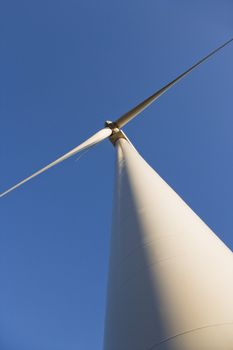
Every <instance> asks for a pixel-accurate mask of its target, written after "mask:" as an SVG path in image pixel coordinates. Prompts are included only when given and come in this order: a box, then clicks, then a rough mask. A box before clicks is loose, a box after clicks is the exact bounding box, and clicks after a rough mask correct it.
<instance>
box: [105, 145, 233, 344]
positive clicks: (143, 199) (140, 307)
mask: <svg viewBox="0 0 233 350" xmlns="http://www.w3.org/2000/svg"><path fill="white" fill-rule="evenodd" d="M116 148H117V169H116V170H117V175H116V190H115V206H114V215H113V232H112V242H111V254H110V268H109V282H108V301H107V311H106V325H105V339H104V350H232V349H233V254H232V252H231V251H230V250H229V249H228V248H227V247H226V246H225V245H224V244H223V242H222V241H221V240H219V239H218V237H217V236H216V235H215V234H214V233H213V232H212V231H211V230H210V229H209V228H208V227H207V226H206V225H205V223H204V222H203V221H201V219H200V218H199V217H198V216H197V215H196V214H195V213H194V212H193V211H192V210H191V209H190V208H189V207H188V206H187V205H186V204H185V203H184V201H183V200H182V199H181V198H180V197H179V196H178V195H177V194H176V193H175V192H174V191H173V190H172V189H171V188H170V187H169V186H168V185H167V184H166V183H165V182H164V181H163V180H162V179H161V178H160V177H159V175H158V174H157V173H156V172H155V171H154V170H153V169H152V168H151V167H150V166H149V165H148V164H147V163H146V162H145V161H144V160H143V159H142V158H141V156H140V155H139V154H138V153H137V151H136V150H135V149H134V148H133V147H132V146H131V145H130V144H129V143H128V142H127V141H126V140H124V139H119V140H118V141H117V145H116Z"/></svg>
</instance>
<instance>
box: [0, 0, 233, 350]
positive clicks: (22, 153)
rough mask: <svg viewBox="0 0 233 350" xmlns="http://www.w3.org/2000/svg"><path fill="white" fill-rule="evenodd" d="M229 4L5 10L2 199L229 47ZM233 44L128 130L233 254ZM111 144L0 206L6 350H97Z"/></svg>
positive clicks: (1, 324) (181, 0)
mask: <svg viewBox="0 0 233 350" xmlns="http://www.w3.org/2000/svg"><path fill="white" fill-rule="evenodd" d="M232 13H233V3H232V1H230V0H218V1H217V0H205V1H202V0H196V1H187V0H163V1H161V0H157V1H155V0H143V1H142V0H140V1H139V0H127V1H123V0H118V1H111V0H110V1H109V0H108V1H107V0H100V1H94V0H92V1H87V0H76V1H75V0H66V1H64V0H56V1H55V0H46V1H45V0H40V1H35V0H21V1H18V0H17V1H16V0H3V1H2V2H1V5H0V28H1V38H0V48H1V55H0V62H1V64H0V76H1V80H0V106H1V138H0V156H1V175H0V188H1V190H2V191H3V190H5V189H6V188H8V187H9V186H11V185H13V184H14V183H15V182H17V181H18V180H21V179H22V178H24V177H25V176H27V175H29V174H31V173H32V172H33V171H35V170H37V169H38V168H40V167H41V166H43V165H45V164H47V163H49V162H50V161H52V160H54V159H55V158H56V157H58V156H60V155H61V154H63V153H64V152H66V151H68V150H69V149H71V148H73V147H74V146H76V145H77V144H78V143H80V142H81V141H83V140H84V139H85V138H86V137H88V136H89V135H91V134H92V133H94V132H95V131H96V130H97V129H99V128H101V127H102V126H103V123H104V121H105V120H106V119H110V120H111V119H115V118H116V117H118V116H119V115H120V114H122V113H123V112H125V111H127V110H128V109H129V108H131V107H132V106H133V105H134V104H136V103H138V102H139V101H140V100H142V99H143V98H145V97H147V95H149V94H151V93H152V92H153V91H155V90H156V89H158V88H160V87H161V86H162V85H163V84H165V83H167V82H168V81H169V80H171V79H173V78H174V77H175V76H176V75H178V74H179V73H181V72H182V71H183V70H185V69H187V68H188V67H189V66H190V65H191V64H193V63H194V62H195V61H196V60H197V59H199V58H201V57H202V56H203V55H205V54H207V53H208V52H209V51H211V50H212V49H214V48H215V47H217V46H218V45H220V44H221V43H222V42H224V41H226V40H228V39H229V38H230V37H232V36H233V22H232ZM232 59H233V45H231V46H229V47H227V48H225V49H224V50H223V51H221V52H220V53H218V54H217V55H216V56H215V57H214V58H212V59H211V60H210V61H209V62H207V63H205V64H204V65H203V66H201V67H200V68H199V69H198V70H196V71H195V72H193V73H192V74H191V75H190V76H189V77H188V78H186V79H185V80H184V81H182V82H180V83H179V84H178V85H177V86H176V87H174V88H173V89H172V90H170V91H169V92H168V93H167V94H166V95H164V96H162V97H161V99H160V100H159V101H157V102H156V103H155V104H154V105H153V106H152V107H150V108H149V109H148V110H146V111H145V112H144V113H143V115H141V116H140V117H138V118H136V119H135V121H134V122H132V123H130V124H129V125H128V126H127V127H126V128H125V131H126V133H127V135H128V137H129V138H130V139H131V141H132V142H133V143H134V145H135V146H136V148H137V149H138V150H139V151H140V153H141V154H142V155H143V156H144V158H145V159H146V160H147V161H148V162H149V163H150V164H151V165H152V166H153V167H154V168H155V169H156V170H157V171H158V173H159V174H160V175H161V176H162V177H163V178H164V179H165V180H166V181H167V182H168V183H169V184H170V185H171V186H172V187H173V188H174V189H175V190H176V191H177V192H178V193H179V194H180V195H181V196H182V198H184V199H185V201H186V202H187V203H188V204H189V205H190V206H191V207H192V208H193V209H194V210H195V211H196V213H197V214H198V215H199V216H200V217H201V218H202V219H203V220H204V221H205V222H206V223H207V224H208V225H209V226H210V227H211V228H212V229H213V230H214V231H215V232H216V233H217V234H218V236H219V237H220V238H221V239H222V240H223V241H224V242H225V243H226V244H227V245H228V246H229V247H231V248H232V247H233V236H232V229H233V215H232V204H233V186H232V178H233V166H232V155H233V154H232V153H233V138H232V126H233V122H232V113H233V102H232V101H233V99H232V91H233V66H232ZM114 156H115V155H114V149H113V147H112V146H111V144H110V143H109V142H108V141H105V142H104V143H103V144H101V145H99V146H98V147H96V148H95V149H92V150H91V151H90V152H88V153H87V154H85V155H84V156H83V157H82V158H81V159H80V160H79V161H78V162H75V157H74V158H72V159H70V160H68V161H66V162H65V163H63V164H62V165H59V166H57V167H56V168H54V169H52V170H51V171H49V172H47V173H46V174H44V175H42V176H40V177H38V178H36V179H35V180H33V181H32V182H30V183H28V184H26V185H25V186H24V187H22V188H20V189H18V190H17V191H15V192H13V193H11V194H9V196H7V197H4V198H3V199H1V201H0V211H1V221H0V222H1V230H0V277H1V288H0V329H1V332H0V333H1V335H0V347H1V349H2V350H67V349H69V350H74V349H76V350H77V349H82V350H93V349H94V350H101V349H102V340H103V322H104V309H105V301H106V300H105V295H106V282H107V269H108V266H107V265H108V254H109V239H110V231H111V216H112V193H113V183H114Z"/></svg>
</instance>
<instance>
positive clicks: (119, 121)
mask: <svg viewBox="0 0 233 350" xmlns="http://www.w3.org/2000/svg"><path fill="white" fill-rule="evenodd" d="M232 41H233V38H231V39H230V40H228V41H226V42H225V43H224V44H222V45H221V46H219V47H218V48H216V49H215V50H213V51H212V52H210V53H209V54H208V55H207V56H205V57H204V58H202V59H201V60H200V61H198V62H196V63H195V64H194V65H193V66H191V67H190V68H189V69H187V70H186V71H185V72H183V73H182V74H180V75H179V76H178V77H177V78H175V79H174V80H172V81H171V82H170V83H168V84H167V85H165V86H164V87H162V88H161V89H160V90H158V91H156V92H155V93H154V94H153V95H151V96H149V97H148V98H147V99H145V100H144V101H142V102H141V103H139V104H138V105H137V106H136V107H134V108H132V109H131V110H130V111H128V112H127V113H125V114H123V115H122V116H121V117H120V118H118V119H117V120H116V121H115V122H114V124H115V125H116V126H117V127H118V128H122V126H124V125H125V124H127V123H128V122H129V121H130V120H131V119H133V118H135V117H136V116H137V115H138V114H139V113H141V112H142V111H143V110H144V109H146V108H147V107H148V106H149V105H150V104H151V103H153V102H154V101H155V100H157V99H158V98H159V97H160V96H161V95H162V94H164V93H165V92H166V91H167V90H169V89H170V88H171V87H172V86H173V85H175V84H176V83H177V82H178V81H180V80H181V79H182V78H184V77H185V76H186V75H188V74H189V73H190V72H192V71H193V70H194V69H195V68H197V67H198V66H199V65H201V64H202V63H203V62H205V61H206V60H208V59H209V58H210V57H211V56H213V55H214V54H215V53H217V52H218V51H219V50H221V49H222V48H224V47H225V46H226V45H228V44H230V43H231V42H232Z"/></svg>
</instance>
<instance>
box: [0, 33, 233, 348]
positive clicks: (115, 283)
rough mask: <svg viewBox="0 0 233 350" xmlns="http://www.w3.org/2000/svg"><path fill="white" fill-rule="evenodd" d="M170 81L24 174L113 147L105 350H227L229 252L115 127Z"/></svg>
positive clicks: (231, 298) (230, 344)
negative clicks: (103, 144) (106, 142)
mask: <svg viewBox="0 0 233 350" xmlns="http://www.w3.org/2000/svg"><path fill="white" fill-rule="evenodd" d="M232 41H233V38H232V39H230V40H228V41H227V42H225V43H224V44H223V45H221V46H220V47H218V48H217V49H215V50H214V51H212V52H211V53H209V54H208V55H207V56H205V57H204V58H202V59H201V60H200V61H198V62H197V63H195V64H194V65H193V66H192V67H190V68H189V69H188V70H186V71H185V72H183V73H182V74H180V75H179V76H178V77H177V78H175V79H174V80H172V81H171V82H169V83H168V84H167V85H165V86H164V87H162V88H161V89H160V90H158V91H156V92H155V93H154V94H152V95H151V96H150V97H148V98H147V99H145V100H144V101H143V102H141V103H139V104H138V105H137V106H136V107H134V108H132V109H131V110H130V111H128V112H127V113H125V114H123V115H122V116H121V117H119V118H118V119H117V120H115V121H114V122H110V121H107V122H105V127H104V128H103V129H101V130H100V131H98V132H97V133H96V134H94V135H93V136H91V137H90V138H88V139H87V140H86V141H85V142H83V143H82V144H80V145H79V146H77V147H75V148H74V149H72V150H71V151H69V152H68V153H66V154H65V155H63V156H61V157H60V158H58V159H57V160H55V161H53V162H52V163H50V164H49V165H47V166H45V167H44V168H42V169H40V170H38V171H37V172H35V173H34V174H32V175H31V176H29V177H27V178H26V179H24V180H22V181H20V182H19V183H17V184H16V185H14V186H13V187H11V188H10V189H8V190H6V191H5V192H3V193H2V194H1V195H0V196H1V197H3V196H5V195H6V194H8V193H9V192H11V191H13V190H15V189H16V188H17V187H20V186H21V185H23V184H24V183H26V182H27V181H29V180H31V179H32V178H34V177H36V176H37V175H39V174H41V173H43V172H45V171H46V170H48V169H50V168H52V167H53V166H55V165H56V164H58V163H61V162H62V161H64V160H66V159H68V158H69V157H71V156H73V155H75V154H76V153H78V152H81V151H83V150H85V149H88V148H90V147H92V146H94V145H96V144H97V143H99V142H101V141H103V140H104V139H106V138H110V140H111V142H112V143H113V144H114V145H115V147H116V150H117V162H116V186H115V202H114V211H113V213H114V214H113V232H112V241H111V254H110V267H109V282H108V297H107V310H106V322H105V340H104V349H105V350H220V349H221V350H232V349H233V255H232V252H231V251H230V250H229V249H228V248H227V247H226V246H225V245H224V243H223V242H221V241H220V240H219V238H218V237H217V236H216V235H215V234H214V233H213V232H212V231H211V230H210V229H209V228H208V227H207V226H206V225H205V224H204V222H203V221H201V219H200V218H199V217H198V216H197V215H196V214H195V213H194V212H193V211H192V210H191V209H190V208H189V207H188V206H187V205H186V204H185V203H184V201H183V200H182V199H181V198H180V197H179V196H178V195H177V194H176V193H175V192H174V191H173V190H172V189H171V188H170V187H169V186H168V185H167V184H166V183H165V182H164V181H163V180H162V179H161V178H160V177H159V175H158V174H157V173H156V172H155V171H154V170H153V169H152V168H151V167H150V166H149V165H148V164H147V163H146V162H145V161H144V160H143V158H142V157H141V156H140V155H139V154H138V153H137V151H136V150H135V148H134V147H133V145H132V144H131V143H130V141H129V140H128V138H127V136H126V135H125V134H124V132H123V131H122V130H121V128H122V127H123V126H125V125H126V124H127V123H128V122H129V121H131V120H132V119H133V118H135V117H136V116H137V115H138V114H140V113H141V112H142V111H143V110H144V109H145V108H147V107H148V106H149V105H150V104H151V103H153V102H154V101H155V100H157V99H158V98H159V97H160V96H161V95H162V94H163V93H165V92H166V91H168V90H169V89H170V88H171V87H172V86H173V85H175V84H176V83H177V82H178V81H180V80H181V79H183V78H184V77H185V76H186V75H188V74H189V73H190V72H191V71H193V70H194V69H195V68H197V67H198V66H199V65H201V64H202V63H203V62H205V61H206V60H207V59H209V58H210V57H211V56H213V55H214V54H215V53H217V52H218V51H219V50H221V49H222V48H224V47H225V46H226V45H228V44H230V43H231V42H232Z"/></svg>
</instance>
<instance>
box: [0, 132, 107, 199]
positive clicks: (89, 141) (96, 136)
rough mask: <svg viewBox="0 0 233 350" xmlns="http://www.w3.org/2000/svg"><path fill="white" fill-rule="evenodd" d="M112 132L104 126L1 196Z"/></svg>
mask: <svg viewBox="0 0 233 350" xmlns="http://www.w3.org/2000/svg"><path fill="white" fill-rule="evenodd" d="M111 134H112V130H111V129H109V128H104V129H102V130H100V131H98V132H97V133H96V134H94V135H93V136H91V137H90V138H89V139H87V140H86V141H84V142H83V143H81V144H80V145H79V146H77V147H75V148H73V149H72V150H71V151H69V152H67V153H66V154H64V155H63V156H61V157H60V158H58V159H56V160H55V161H53V162H52V163H50V164H48V165H46V166H45V167H44V168H42V169H40V170H38V171H36V172H35V173H34V174H32V175H31V176H29V177H27V178H26V179H24V180H22V181H20V182H19V183H17V184H16V185H14V186H13V187H11V188H9V189H8V190H6V191H5V192H3V193H1V194H0V197H3V196H5V195H6V194H8V193H9V192H11V191H13V190H15V189H16V188H18V187H19V186H21V185H23V184H25V183H26V182H28V181H29V180H31V179H33V178H34V177H36V176H37V175H39V174H41V173H43V172H45V171H46V170H48V169H50V168H52V167H53V166H54V165H57V164H58V163H61V162H63V161H64V160H66V159H68V158H70V157H72V156H73V155H75V154H76V153H78V152H81V151H83V150H85V149H88V148H90V147H92V146H94V145H96V144H97V143H99V142H101V141H103V140H105V139H106V138H108V137H109V136H110V135H111Z"/></svg>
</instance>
